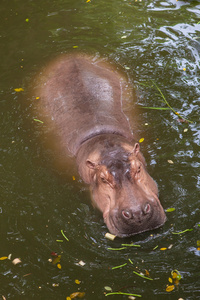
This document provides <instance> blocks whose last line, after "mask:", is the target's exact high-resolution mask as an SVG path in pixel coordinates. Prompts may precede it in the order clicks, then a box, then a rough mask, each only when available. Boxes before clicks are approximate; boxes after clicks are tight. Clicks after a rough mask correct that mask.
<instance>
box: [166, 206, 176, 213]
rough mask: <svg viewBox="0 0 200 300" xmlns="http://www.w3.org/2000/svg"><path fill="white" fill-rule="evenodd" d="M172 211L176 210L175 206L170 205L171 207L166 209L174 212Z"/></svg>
mask: <svg viewBox="0 0 200 300" xmlns="http://www.w3.org/2000/svg"><path fill="white" fill-rule="evenodd" d="M172 211H175V208H174V207H170V208H168V209H166V212H172Z"/></svg>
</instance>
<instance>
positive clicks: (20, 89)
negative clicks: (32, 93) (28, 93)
mask: <svg viewBox="0 0 200 300" xmlns="http://www.w3.org/2000/svg"><path fill="white" fill-rule="evenodd" d="M23 91H24V89H22V88H16V89H15V92H23Z"/></svg>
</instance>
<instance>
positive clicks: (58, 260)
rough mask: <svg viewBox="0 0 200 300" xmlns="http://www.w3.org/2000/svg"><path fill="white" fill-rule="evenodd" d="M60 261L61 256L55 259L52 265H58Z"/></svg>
mask: <svg viewBox="0 0 200 300" xmlns="http://www.w3.org/2000/svg"><path fill="white" fill-rule="evenodd" d="M60 260H61V255H58V256H56V257H55V258H54V259H53V261H52V264H53V265H56V264H57V263H59V262H60Z"/></svg>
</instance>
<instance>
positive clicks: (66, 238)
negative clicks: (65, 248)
mask: <svg viewBox="0 0 200 300" xmlns="http://www.w3.org/2000/svg"><path fill="white" fill-rule="evenodd" d="M60 232H61V233H62V235H63V237H64V238H65V239H66V240H67V241H68V242H69V239H68V238H67V237H66V235H65V234H64V232H63V230H61V231H60Z"/></svg>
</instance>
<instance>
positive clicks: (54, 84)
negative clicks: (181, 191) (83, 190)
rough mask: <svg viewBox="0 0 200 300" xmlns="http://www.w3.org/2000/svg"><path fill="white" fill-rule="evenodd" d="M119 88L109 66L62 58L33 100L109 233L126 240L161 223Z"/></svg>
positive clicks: (155, 194)
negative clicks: (74, 164)
mask: <svg viewBox="0 0 200 300" xmlns="http://www.w3.org/2000/svg"><path fill="white" fill-rule="evenodd" d="M122 85H123V81H122V77H121V76H120V75H119V73H118V72H116V71H114V70H113V69H112V68H111V67H110V65H108V64H102V63H96V62H94V61H92V60H91V59H90V58H89V57H82V56H63V57H61V58H59V59H58V60H56V61H54V62H53V63H52V64H50V65H49V67H47V69H46V70H45V72H44V73H43V75H42V79H41V80H40V85H39V88H38V90H37V95H38V96H39V97H40V100H39V106H38V108H39V110H40V111H42V113H43V114H44V115H46V116H47V118H48V119H49V120H51V121H50V122H51V124H52V126H53V127H54V131H55V132H56V135H57V141H58V142H59V144H60V146H62V147H64V148H66V149H68V151H69V154H70V155H73V156H75V157H76V162H77V166H78V170H79V173H80V176H81V177H82V179H83V180H84V181H85V182H86V183H87V184H89V185H90V189H91V194H92V201H93V204H94V205H95V206H96V207H97V208H98V209H99V210H100V211H102V213H103V217H104V221H105V223H106V225H107V227H108V229H109V231H110V232H111V233H113V234H115V235H117V236H120V237H125V236H130V235H134V234H137V233H139V232H143V231H146V230H150V229H154V228H157V227H159V226H161V225H162V224H163V223H164V222H165V219H166V217H165V213H164V210H163V208H162V206H161V204H160V201H159V199H158V189H157V185H156V183H155V181H154V180H153V179H152V178H151V177H150V175H149V174H148V173H147V171H146V166H145V160H144V157H143V156H142V154H141V152H140V148H139V144H138V143H136V142H135V140H134V137H133V134H132V132H131V129H130V125H129V122H128V120H127V117H126V116H125V114H124V113H123V110H122V97H123V89H122Z"/></svg>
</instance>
